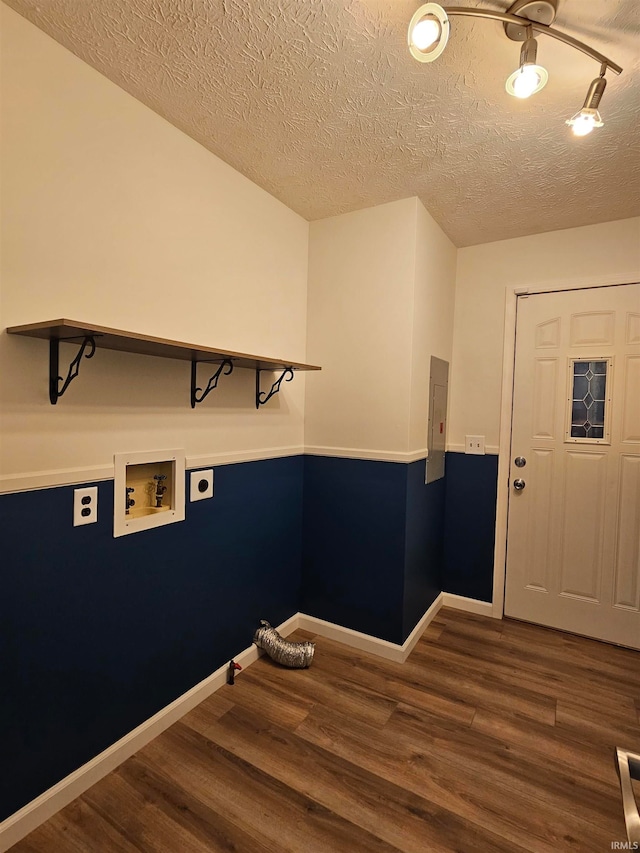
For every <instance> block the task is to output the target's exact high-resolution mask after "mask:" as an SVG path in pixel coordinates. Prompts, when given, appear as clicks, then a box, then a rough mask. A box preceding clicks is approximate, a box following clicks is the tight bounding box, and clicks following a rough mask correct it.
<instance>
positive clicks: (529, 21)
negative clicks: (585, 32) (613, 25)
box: [408, 0, 622, 136]
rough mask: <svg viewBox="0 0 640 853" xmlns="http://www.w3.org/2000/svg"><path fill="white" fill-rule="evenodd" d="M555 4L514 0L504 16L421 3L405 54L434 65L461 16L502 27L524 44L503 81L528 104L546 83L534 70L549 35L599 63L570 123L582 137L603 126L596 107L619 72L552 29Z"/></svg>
mask: <svg viewBox="0 0 640 853" xmlns="http://www.w3.org/2000/svg"><path fill="white" fill-rule="evenodd" d="M557 5H558V0H515V2H514V3H513V5H512V6H511V7H510V8H509V9H508V10H507V12H499V11H495V12H494V11H492V10H491V9H477V8H474V9H467V8H465V7H464V6H440V5H439V4H438V3H425V4H423V5H422V6H420V8H419V9H418V10H417V11H416V13H415V14H414V16H413V17H412V18H411V23H410V24H409V34H408V41H409V50H410V52H411V55H412V56H413V57H414V58H415V59H417V60H418V62H433V60H434V59H437V58H438V57H439V56H440V54H441V53H442V51H443V50H444V49H445V47H446V45H447V41H448V39H449V31H450V24H449V16H452V17H453V16H455V15H458V16H465V17H471V18H485V19H489V20H493V21H501V22H502V23H503V24H504V29H505V33H506V35H507V37H508V38H510V39H512V40H513V41H521V42H523V44H522V48H521V50H520V64H519V66H518V68H517V69H516V70H515V71H514V72H513V74H511V75H510V76H509V78H508V79H507V81H506V90H507V92H508V93H509V94H510V95H514V96H515V97H516V98H529V97H530V96H531V95H534V94H535V93H536V92H539V91H540V90H541V89H542V88H543V87H544V86H545V85H546V83H547V80H548V79H549V75H548V73H547V71H546V69H545V68H543V66H542V65H538V62H537V52H538V43H537V41H536V38H535V37H536V36H537V35H541V34H543V35H547V36H550V37H551V38H555V39H557V40H558V41H561V42H563V44H566V45H569V47H573V48H574V49H575V50H579V51H581V52H582V53H585V54H586V55H587V56H589V57H591V59H594V60H596V62H599V63H600V66H601V68H600V76H599V77H596V79H595V80H593V81H592V83H591V85H590V86H589V91H588V92H587V97H586V99H585V102H584V106H583V107H582V109H581V110H580V112H579V113H576V115H574V116H573V117H572V118H570V119H569V120H568V121H567V122H566V124H568V125H569V126H570V127H571V128H572V130H573V133H574V134H575V135H576V136H585V135H586V134H588V133H590V132H591V131H592V130H593V128H594V127H602V125H603V121H602V119H601V117H600V113H599V112H598V106H599V105H600V100H601V98H602V94H603V92H604V90H605V87H606V85H607V84H606V80H605V79H604V75H605V73H606V71H607V70H610V71H613V72H614V73H615V74H621V73H622V68H621V67H620V66H619V65H616V63H615V62H612V61H611V60H610V59H607V57H606V56H603V55H602V54H601V53H598V51H597V50H594V49H593V48H591V47H589V46H588V45H586V44H584V43H583V42H580V41H578V40H577V39H574V38H573V36H569V35H567V34H566V33H562V32H560V31H559V30H556V29H554V28H553V27H552V26H551V24H552V23H553V22H554V20H555V16H556V9H557Z"/></svg>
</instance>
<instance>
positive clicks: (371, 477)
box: [300, 456, 406, 643]
mask: <svg viewBox="0 0 640 853" xmlns="http://www.w3.org/2000/svg"><path fill="white" fill-rule="evenodd" d="M304 466H305V467H304V497H305V501H304V532H303V552H302V601H301V607H300V609H301V611H302V612H303V613H307V614H308V615H310V616H316V617H318V618H320V619H326V620H328V621H329V622H335V623H337V624H338V625H344V626H346V627H348V628H352V629H353V630H355V631H362V632H363V633H365V634H373V635H374V636H375V637H380V638H381V639H383V640H389V641H390V642H392V643H398V642H402V640H401V639H400V638H401V636H402V597H403V571H404V537H405V500H406V497H405V496H406V466H405V465H399V464H397V463H394V462H369V461H365V460H360V459H339V458H332V457H328V456H306V457H305V460H304Z"/></svg>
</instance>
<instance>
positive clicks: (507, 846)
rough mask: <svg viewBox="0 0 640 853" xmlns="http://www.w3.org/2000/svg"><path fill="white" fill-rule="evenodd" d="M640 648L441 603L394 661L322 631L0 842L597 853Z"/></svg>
mask: <svg viewBox="0 0 640 853" xmlns="http://www.w3.org/2000/svg"><path fill="white" fill-rule="evenodd" d="M310 637H311V635H308V634H303V633H302V632H300V633H299V634H298V636H297V639H303V638H304V639H308V638H310ZM639 664H640V653H638V652H633V651H630V650H627V649H621V648H617V647H614V646H608V645H605V644H603V643H598V642H596V641H591V640H586V639H583V638H580V637H574V636H571V635H569V634H563V633H560V632H558V631H552V630H548V629H545V628H540V627H537V626H533V625H527V624H524V623H520V622H515V621H511V620H502V621H498V620H492V619H489V618H485V617H480V616H473V615H470V614H465V613H460V612H457V611H453V610H446V609H445V610H442V611H440V613H439V614H438V616H437V618H436V620H435V621H434V622H432V624H431V625H430V626H429V628H427V630H426V632H425V634H424V636H423V637H422V639H421V640H420V642H419V643H418V645H417V646H416V648H415V649H414V651H413V652H412V654H411V656H410V657H409V659H408V661H407V662H406V663H405V664H403V665H400V664H393V663H388V662H386V661H384V660H382V659H380V658H376V657H373V656H371V655H367V654H364V653H359V652H354V651H352V650H350V649H348V648H346V647H344V646H341V645H339V644H337V643H334V642H331V641H329V640H324V639H322V638H318V639H317V646H316V653H315V660H314V662H313V664H312V666H311V668H310V669H308V670H287V669H282V668H280V667H278V666H277V665H276V664H274V663H273V662H271V661H270V660H269V659H268V658H262V659H261V660H260V661H258V663H256V664H254V665H253V666H252V667H251V668H249V669H247V670H246V671H245V672H243V673H242V674H241V675H240V676H239V677H238V678H237V680H236V683H235V685H234V686H225V687H224V688H222V689H221V690H219V691H218V692H217V693H216V694H214V695H213V696H211V697H210V698H209V699H208V700H206V701H205V702H203V703H202V704H201V705H200V706H198V707H197V708H196V709H195V710H194V711H192V712H191V713H189V714H187V715H186V716H185V717H183V718H182V720H181V721H179V722H178V723H176V724H175V725H173V726H172V727H171V728H170V729H168V730H167V731H166V732H165V733H164V734H162V735H160V736H159V737H158V738H156V740H154V741H153V742H152V743H150V744H149V745H148V746H146V747H145V748H144V749H142V750H141V751H140V752H139V753H137V754H136V755H135V756H133V757H132V758H130V759H129V760H128V761H126V762H125V763H124V764H122V765H121V766H120V767H119V768H118V769H117V770H115V771H114V772H113V773H111V774H110V775H109V776H107V777H105V779H103V780H102V781H101V782H99V783H98V784H96V785H95V786H94V787H93V788H91V789H90V790H89V791H87V793H86V794H84V795H83V796H82V797H80V798H79V799H78V800H76V801H75V802H74V803H72V804H71V805H70V806H68V807H67V808H65V809H64V810H63V811H61V812H60V813H59V814H57V815H56V816H55V817H53V818H52V819H51V820H49V821H48V822H47V823H45V824H43V825H42V826H41V827H40V828H39V829H37V830H35V831H34V832H33V833H32V834H31V835H30V836H28V837H27V838H25V839H24V840H23V841H22V842H20V843H19V844H17V845H16V846H15V847H14V848H12V853H72V851H73V853H76V852H77V851H81V853H89V851H98V853H99V851H133V850H142V851H167V853H183V851H184V853H189V851H194V853H195V852H196V851H237V853H254V851H256V853H257V851H273V853H276V851H277V853H283V851H292V852H293V853H333V851H336V853H338V851H339V853H391V851H398V850H401V851H407V853H408V851H411V853H450V851H460V853H498V851H499V853H521V851H529V853H561V852H562V851H580V853H588V851H598V853H604V851H609V850H611V849H612V842H615V841H618V842H622V841H626V834H625V830H624V821H623V817H622V804H621V799H620V791H619V785H618V779H617V775H616V771H615V765H614V747H615V746H622V747H625V748H627V749H631V750H634V751H636V752H637V751H638V750H639V749H640V665H639Z"/></svg>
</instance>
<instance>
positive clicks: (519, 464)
mask: <svg viewBox="0 0 640 853" xmlns="http://www.w3.org/2000/svg"><path fill="white" fill-rule="evenodd" d="M513 461H514V463H515V466H516V468H524V466H525V465H526V464H527V460H526V459H525V458H524V456H516V458H515V459H514V460H513Z"/></svg>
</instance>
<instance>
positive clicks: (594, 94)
mask: <svg viewBox="0 0 640 853" xmlns="http://www.w3.org/2000/svg"><path fill="white" fill-rule="evenodd" d="M605 70H606V69H604V68H603V69H602V71H601V72H600V76H599V77H596V78H595V80H592V81H591V85H590V86H589V91H588V92H587V97H586V98H585V99H584V105H583V107H582V109H581V110H580V112H579V113H576V114H575V115H574V116H572V117H571V118H570V119H568V121H567V124H568V125H569V127H570V128H571V130H572V131H573V134H574V136H586V135H587V134H588V133H591V131H592V130H593V128H594V127H602V126H603V124H604V122H603V121H602V119H601V117H600V113H599V112H598V107H599V106H600V100H601V98H602V95H603V93H604V90H605V89H606V87H607V81H606V80H605V79H604V72H605Z"/></svg>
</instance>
